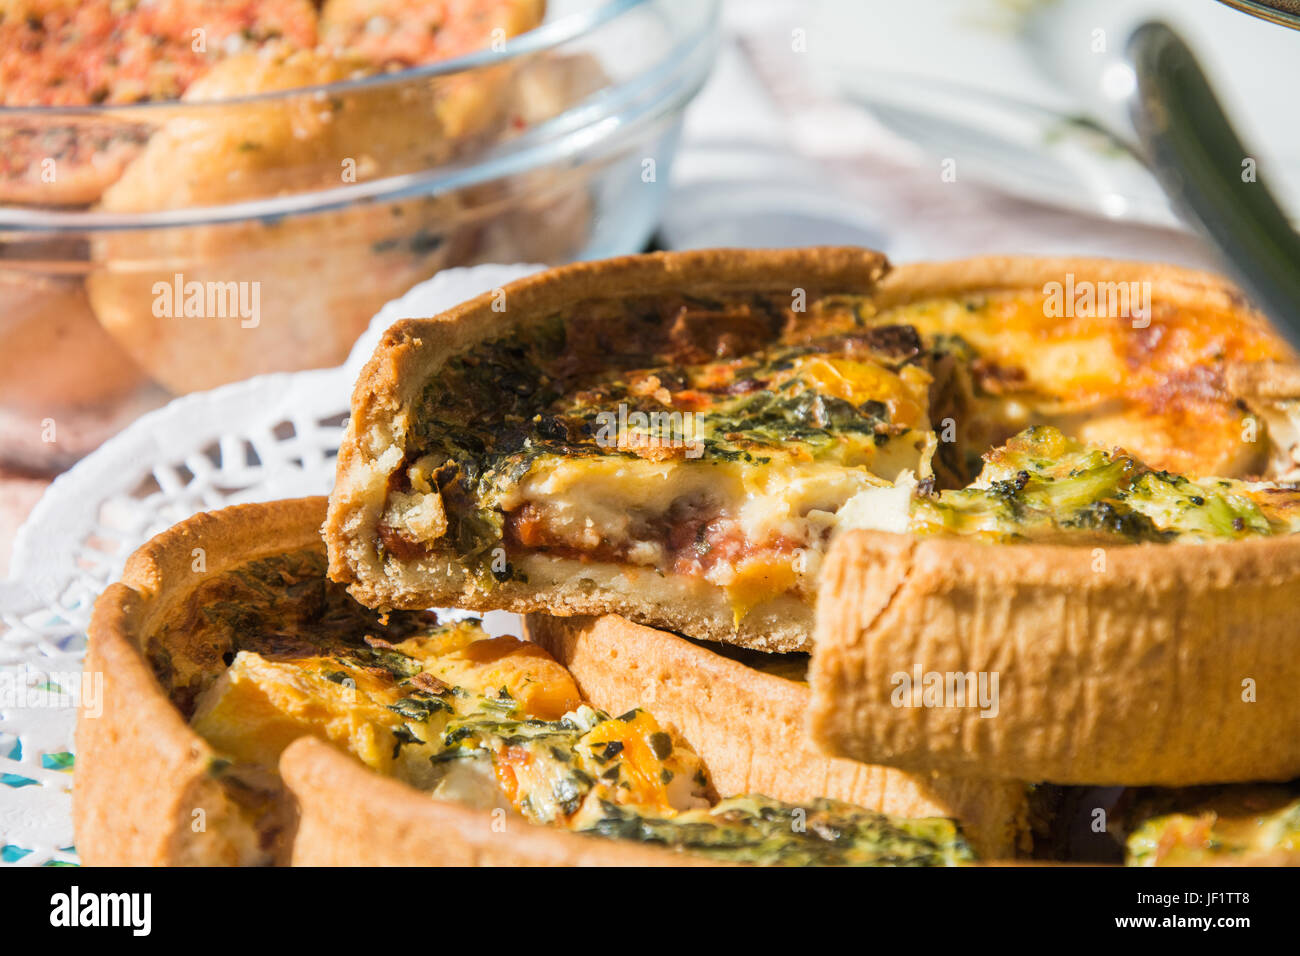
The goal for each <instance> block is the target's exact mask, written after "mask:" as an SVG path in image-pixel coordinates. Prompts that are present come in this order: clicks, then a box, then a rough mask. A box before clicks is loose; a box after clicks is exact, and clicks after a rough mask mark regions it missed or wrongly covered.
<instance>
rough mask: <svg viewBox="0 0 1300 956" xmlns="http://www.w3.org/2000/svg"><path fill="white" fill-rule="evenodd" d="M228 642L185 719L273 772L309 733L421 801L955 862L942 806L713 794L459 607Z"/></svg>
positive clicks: (699, 771) (670, 747)
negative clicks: (350, 627) (357, 631)
mask: <svg viewBox="0 0 1300 956" xmlns="http://www.w3.org/2000/svg"><path fill="white" fill-rule="evenodd" d="M393 636H394V637H396V636H398V635H393ZM240 645H241V647H240V649H239V650H238V651H237V652H236V653H235V654H234V656H233V659H232V661H231V663H230V665H229V666H228V667H227V668H226V669H225V671H223V672H222V673H221V675H220V676H219V677H217V679H216V680H215V681H214V682H213V683H211V684H210V686H208V688H207V689H206V690H205V691H204V692H203V693H202V694H200V695H199V697H198V699H197V701H196V706H195V711H194V715H193V718H192V725H193V727H194V728H195V730H196V731H198V732H199V733H200V734H201V735H202V736H203V737H204V738H205V739H207V740H208V741H209V742H210V743H211V744H212V745H213V747H214V748H216V749H217V750H218V751H219V752H221V753H222V754H223V755H224V756H225V757H226V758H227V759H229V760H230V761H232V762H233V763H235V764H236V765H243V766H253V767H258V768H267V769H274V767H275V766H276V763H277V760H278V758H279V754H280V753H281V752H282V751H283V750H284V748H285V747H287V746H288V744H289V743H291V742H292V741H293V740H294V739H296V738H297V737H300V736H303V735H312V736H316V737H319V738H322V739H324V740H327V741H330V742H332V743H334V744H335V745H336V746H338V747H340V748H342V749H344V750H346V751H348V752H350V753H351V754H353V755H354V756H355V757H356V758H357V759H359V760H361V761H362V762H363V763H365V764H366V765H367V766H369V767H371V768H372V769H374V770H376V771H378V772H380V773H383V774H386V775H389V776H394V777H396V778H398V779H400V780H403V781H405V782H407V783H409V784H411V785H412V786H415V787H417V788H419V789H421V790H424V791H427V792H428V793H430V795H431V796H432V797H433V798H435V799H445V800H455V801H458V802H462V803H466V804H469V805H471V806H475V807H478V808H482V809H503V810H506V811H508V812H512V813H517V814H519V815H521V816H522V817H523V818H525V819H527V820H529V821H531V822H533V823H537V824H549V825H553V826H558V827H563V828H566V829H569V830H573V831H576V832H582V833H589V834H593V835H597V836H604V837H613V838H621V839H632V840H637V841H640V842H644V843H650V844H655V845H660V846H665V847H669V848H673V849H676V850H680V851H683V852H689V853H697V854H703V855H707V856H711V857H714V858H717V859H721V860H729V861H732V862H746V863H757V864H786V865H809V864H817V865H822V864H850V865H890V864H898V865H944V864H956V863H961V862H966V861H969V860H970V859H972V855H971V851H970V849H969V847H968V846H967V844H966V842H965V840H964V839H963V838H962V836H961V834H960V831H959V830H958V829H957V827H956V825H955V824H954V823H953V822H952V821H950V820H946V819H918V820H910V819H898V818H891V817H887V816H884V815H882V814H878V813H874V812H872V811H869V810H865V809H863V808H861V807H856V806H852V805H849V804H844V803H839V802H836V801H831V800H813V801H810V802H808V803H807V804H801V805H792V804H784V803H781V802H779V801H775V800H770V799H768V798H766V797H763V796H760V795H746V796H740V797H733V798H731V799H728V800H723V801H721V802H716V801H714V800H712V799H711V787H710V784H709V779H708V775H707V773H706V771H705V768H704V765H703V763H702V762H701V760H700V758H699V757H698V756H697V755H696V754H695V753H694V752H693V751H692V750H691V749H690V747H689V746H688V745H687V744H686V743H685V742H684V741H682V740H681V739H680V738H679V737H678V736H677V735H676V734H674V733H673V732H672V731H671V729H669V728H666V727H664V726H662V725H661V724H659V723H658V722H657V721H656V720H655V719H654V717H653V716H652V715H651V714H650V713H648V712H647V711H645V710H641V709H636V710H632V711H629V712H628V713H625V714H622V715H619V716H610V715H609V714H605V713H602V712H601V711H598V710H596V709H594V708H592V707H591V706H589V705H588V704H586V703H584V702H583V701H582V699H581V697H580V695H579V693H578V690H577V687H576V685H575V684H574V682H573V678H572V677H571V676H570V675H569V673H568V672H567V671H566V670H565V669H564V668H563V667H562V666H560V665H559V664H558V663H557V662H556V661H554V660H553V659H552V658H551V657H550V656H549V655H547V654H546V652H545V651H544V650H542V649H541V648H540V647H538V646H537V645H535V644H531V643H527V642H524V641H520V640H517V639H515V638H513V637H497V638H490V637H488V636H487V635H486V634H484V633H483V631H482V630H481V628H480V627H479V625H478V623H477V622H474V621H464V622H458V623H453V624H446V625H440V626H439V625H430V626H428V627H426V628H423V629H419V630H417V631H416V632H415V633H411V634H409V636H405V637H403V639H401V640H396V641H394V642H391V643H390V642H389V641H387V640H385V639H384V638H383V637H380V636H376V634H373V633H371V634H365V635H364V636H363V637H362V638H361V639H356V640H349V639H347V638H345V637H340V636H339V635H338V634H333V635H331V636H330V637H329V638H328V639H327V640H325V641H323V642H322V644H321V645H320V646H319V647H317V648H314V649H313V650H314V652H313V653H303V650H304V647H303V645H302V644H301V642H293V643H291V644H289V645H286V644H285V642H284V641H283V640H282V639H279V638H276V639H272V640H269V641H260V640H259V637H258V635H257V634H256V633H245V634H244V635H243V636H242V637H241V639H240ZM796 823H797V824H798V825H796Z"/></svg>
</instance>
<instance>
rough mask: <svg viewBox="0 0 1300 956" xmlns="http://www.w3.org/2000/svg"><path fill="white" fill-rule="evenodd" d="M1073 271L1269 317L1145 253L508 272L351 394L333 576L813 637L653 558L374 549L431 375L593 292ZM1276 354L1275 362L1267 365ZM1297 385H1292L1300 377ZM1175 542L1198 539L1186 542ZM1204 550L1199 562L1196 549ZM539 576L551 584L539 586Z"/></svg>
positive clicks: (771, 641) (607, 265)
mask: <svg viewBox="0 0 1300 956" xmlns="http://www.w3.org/2000/svg"><path fill="white" fill-rule="evenodd" d="M1066 273H1075V274H1077V275H1079V276H1080V277H1086V278H1088V279H1090V280H1092V281H1096V282H1130V281H1144V282H1150V283H1151V286H1152V296H1153V298H1156V299H1159V300H1160V301H1163V302H1168V303H1173V304H1176V305H1178V304H1186V305H1205V306H1211V307H1215V308H1222V309H1226V310H1231V311H1232V312H1234V313H1236V314H1238V315H1240V316H1241V320H1242V321H1243V322H1250V323H1253V324H1258V323H1260V322H1262V320H1261V319H1260V318H1259V317H1258V316H1256V315H1254V314H1253V313H1251V312H1250V311H1249V308H1248V306H1247V305H1246V303H1245V301H1244V300H1243V299H1242V297H1241V295H1240V293H1239V292H1237V291H1236V290H1235V289H1234V288H1233V287H1231V286H1230V285H1228V284H1227V283H1225V282H1224V281H1223V280H1222V279H1220V278H1218V277H1216V276H1213V275H1209V274H1206V273H1200V272H1194V271H1190V270H1186V269H1180V268H1176V267H1172V266H1161V265H1153V264H1148V263H1133V262H1118V261H1111V260H1096V259H1034V258H1025V257H985V258H978V259H970V260H963V261H957V262H945V263H920V264H916V265H909V266H903V267H900V268H898V269H894V270H892V271H890V270H889V267H888V264H887V263H886V262H885V260H884V258H883V257H882V256H880V255H879V254H876V253H872V252H869V251H867V250H861V249H852V248H814V249H799V250H782V251H745V250H710V251H701V252H689V253H658V254H654V255H647V256H632V257H624V258H621V259H611V260H607V261H604V262H595V263H580V264H577V265H573V266H568V267H564V268H561V269H553V270H549V271H547V272H545V273H541V274H539V275H537V276H533V277H529V278H526V279H523V280H521V281H519V282H516V283H513V284H511V285H510V286H509V287H508V288H507V289H506V290H505V295H506V303H507V307H506V311H504V312H502V311H494V309H493V304H494V302H495V301H497V300H496V297H495V296H494V295H492V294H489V295H484V296H481V297H480V298H478V299H475V300H472V301H470V302H467V303H464V304H463V305H461V306H458V307H457V308H455V309H452V310H450V311H448V312H446V313H443V314H442V315H440V316H438V317H436V318H433V319H423V320H409V321H406V322H402V323H399V324H398V325H396V326H394V327H393V328H392V329H391V330H390V331H389V332H388V334H387V335H386V336H385V338H384V340H383V342H382V343H381V345H380V347H379V348H378V349H377V350H376V353H375V355H374V357H373V358H372V359H371V361H370V362H369V363H368V365H367V366H366V368H365V370H364V372H363V373H362V375H361V378H360V379H359V381H358V383H357V386H356V389H355V391H354V393H353V397H352V418H351V421H350V422H349V425H348V430H347V434H346V436H345V438H344V442H343V446H342V449H341V451H340V454H339V463H338V476H337V481H336V485H335V491H334V494H333V495H332V496H331V503H330V511H329V518H328V520H327V522H326V528H325V533H326V540H327V542H328V547H329V555H330V576H331V577H332V578H334V579H335V580H337V581H341V582H344V583H346V584H347V585H348V587H349V590H350V591H351V593H352V594H353V596H355V597H356V598H357V600H359V601H361V602H362V603H363V604H366V605H369V606H371V607H380V608H419V607H428V606H431V605H446V604H455V605H457V606H461V607H466V608H471V609H475V610H489V609H504V610H509V611H516V612H519V613H530V612H542V613H550V614H558V615H565V616H567V615H601V614H607V613H617V614H620V615H622V616H624V617H626V618H628V619H630V620H634V621H637V622H639V623H643V624H648V625H651V626H657V627H665V628H668V629H671V630H674V631H678V632H681V633H686V634H690V635H692V636H693V637H697V638H701V639H708V640H715V641H723V642H727V643H733V644H738V645H741V646H746V647H752V648H756V649H760V650H764V651H772V652H786V651H797V650H809V649H811V647H812V645H813V629H814V621H813V612H812V609H811V608H810V607H809V606H808V605H807V604H805V603H804V602H802V601H799V600H796V599H792V598H790V597H785V598H783V599H778V600H776V601H769V602H767V603H765V604H762V605H760V606H759V607H757V608H756V609H754V610H752V611H751V612H750V613H749V614H748V615H747V616H746V617H745V618H742V620H741V621H740V622H739V623H737V622H736V621H735V620H734V616H733V613H732V610H731V607H730V604H729V602H728V601H727V600H726V598H725V595H724V593H723V592H722V590H721V589H720V588H717V587H716V586H714V585H712V584H710V583H708V582H704V581H699V580H683V581H679V580H674V579H672V578H671V577H665V576H661V575H658V574H656V573H655V572H654V570H653V569H636V568H633V567H631V566H626V565H619V564H610V563H603V562H599V561H592V562H582V563H581V564H579V562H576V561H572V560H561V559H558V558H553V557H550V556H547V555H544V554H532V555H527V556H525V557H524V558H523V559H522V561H520V562H519V563H520V564H521V566H524V567H525V570H526V571H527V574H528V577H529V581H530V582H532V583H529V584H524V583H521V582H518V581H507V582H504V583H502V584H500V585H497V586H495V587H492V588H491V589H484V588H482V587H481V586H480V585H478V584H477V583H476V582H475V580H474V579H473V577H472V576H470V575H468V574H467V573H466V572H465V571H464V569H463V568H462V567H460V565H459V564H458V563H457V560H456V557H455V555H454V554H452V553H451V552H450V551H449V550H447V549H439V550H435V551H433V552H432V553H431V554H430V555H429V556H427V557H422V558H414V559H409V560H396V559H391V558H390V559H389V560H387V561H384V560H383V559H382V558H381V557H380V554H379V552H378V550H377V548H376V544H375V542H376V541H377V540H378V530H377V528H378V524H379V521H380V516H381V514H382V512H383V510H384V507H385V502H386V498H387V490H388V480H389V476H390V474H391V473H392V472H393V470H394V469H396V468H397V467H398V466H399V465H400V463H401V461H402V459H403V456H404V454H405V448H406V440H407V436H408V434H409V433H410V431H411V429H412V427H413V425H414V421H413V419H414V410H415V408H416V405H417V403H418V401H419V396H420V392H421V390H422V388H423V386H424V384H425V382H426V381H427V380H428V379H429V378H430V377H431V376H432V375H434V374H435V373H436V372H437V370H438V369H439V368H440V367H441V365H442V364H443V363H444V362H445V361H446V360H447V358H448V357H450V356H451V355H454V354H456V353H458V352H460V351H462V350H464V349H466V348H468V347H470V346H472V345H474V344H476V343H478V342H482V341H487V340H490V339H493V338H496V337H499V336H501V335H502V334H503V333H507V332H509V331H511V330H518V329H523V328H526V327H528V326H529V325H530V324H531V323H533V322H535V321H537V320H539V319H540V318H542V317H545V316H547V315H550V314H553V313H554V312H555V311H557V310H558V309H560V308H562V307H563V306H565V305H566V304H568V303H572V302H575V301H579V300H582V299H587V298H595V297H607V296H618V295H621V294H630V293H633V292H635V293H638V294H654V293H656V292H680V291H682V290H688V291H709V290H711V291H719V290H737V289H741V290H751V291H761V290H771V289H792V288H796V287H797V288H804V289H806V290H807V291H808V293H809V295H810V296H811V295H813V293H814V290H821V291H826V292H837V291H854V292H859V293H867V292H870V293H871V294H872V299H873V301H874V303H875V304H876V305H877V306H878V307H879V308H881V309H885V308H890V307H893V306H896V305H900V304H903V303H906V302H910V301H915V300H918V299H922V298H928V297H934V296H945V295H956V294H962V293H971V292H978V291H985V290H987V291H992V290H1014V289H1040V290H1041V289H1042V287H1043V285H1044V283H1045V282H1048V281H1059V280H1060V278H1061V276H1063V275H1065V274H1066ZM1263 365H1267V367H1262V366H1263ZM1226 373H1227V375H1226V377H1227V380H1228V386H1229V387H1230V388H1233V389H1234V390H1237V391H1236V392H1235V393H1236V394H1238V395H1240V396H1242V397H1251V396H1255V397H1263V398H1276V397H1278V393H1279V392H1281V393H1283V394H1286V395H1290V394H1300V373H1298V372H1297V371H1296V369H1295V368H1292V367H1290V366H1283V365H1279V364H1277V363H1261V367H1256V366H1250V367H1246V368H1235V367H1234V368H1228V369H1226ZM1293 386H1294V387H1293ZM1170 547H1174V548H1179V547H1190V546H1182V545H1174V546H1170ZM1004 553H1005V551H1001V550H1000V551H995V552H985V553H984V556H983V559H982V562H981V563H982V565H983V566H984V567H985V568H986V569H987V570H988V573H989V575H990V580H991V581H999V580H1002V579H1004V578H1005V577H1006V574H1005V572H1004V570H1003V557H1002V556H1003V554H1004ZM1193 560H1194V559H1193ZM539 582H540V586H539Z"/></svg>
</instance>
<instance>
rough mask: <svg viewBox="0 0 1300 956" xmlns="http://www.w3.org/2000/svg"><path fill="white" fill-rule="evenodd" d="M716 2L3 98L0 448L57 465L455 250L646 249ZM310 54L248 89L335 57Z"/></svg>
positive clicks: (304, 352) (551, 255)
mask: <svg viewBox="0 0 1300 956" xmlns="http://www.w3.org/2000/svg"><path fill="white" fill-rule="evenodd" d="M717 6H718V4H717V2H716V0H603V2H596V0H588V2H581V0H569V2H565V0H552V2H551V3H550V4H549V5H548V9H547V14H546V18H545V20H544V21H543V22H542V23H541V25H540V26H538V27H537V28H536V29H533V30H531V31H529V32H526V33H522V34H520V35H518V36H516V37H512V38H509V39H506V40H504V41H501V42H498V41H496V40H494V42H493V44H492V47H491V48H488V49H484V50H481V51H479V52H475V53H472V54H469V55H466V56H461V57H458V58H456V59H453V60H447V61H443V62H439V63H436V64H432V65H429V66H423V67H419V68H415V69H408V70H404V71H401V72H397V73H389V74H383V75H379V76H372V77H367V78H364V79H353V80H345V81H341V82H334V83H329V84H326V85H316V86H307V87H303V86H301V84H297V85H295V87H294V88H292V89H283V90H280V91H278V92H271V93H265V92H261V93H254V94H252V95H239V96H225V97H222V98H215V99H211V100H206V99H193V100H190V99H185V100H181V101H173V102H156V103H146V104H140V105H132V106H99V107H87V108H72V107H58V108H2V109H0V155H3V159H0V463H5V464H9V465H12V466H17V467H20V468H24V469H28V470H36V471H53V470H57V469H60V468H62V467H65V466H66V465H68V464H69V463H71V462H72V461H74V460H76V459H77V458H78V457H80V456H81V455H83V454H85V453H86V452H87V451H89V450H91V449H92V448H94V447H95V446H96V445H98V444H99V443H100V442H101V441H102V440H103V439H104V438H106V437H108V436H109V435H110V434H112V433H113V432H114V431H116V430H117V429H118V428H120V427H121V426H122V425H124V424H125V423H126V422H127V421H129V420H131V419H132V418H134V417H135V416H137V415H138V414H139V413H140V412H142V411H143V410H145V409H147V408H149V407H153V406H155V405H157V404H160V403H161V402H163V401H165V400H166V399H167V398H168V397H170V396H172V395H177V394H181V393H185V392H189V391H194V390H197V389H205V388H210V387H212V386H215V385H218V384H221V383H224V382H230V381H235V380H238V379H242V378H247V377H248V376H251V375H256V374H260V373H264V372H274V371H292V370H298V369H304V368H317V367H324V366H329V365H335V364H338V363H339V362H340V361H342V359H343V358H344V357H345V356H346V354H347V352H348V348H349V346H350V345H351V344H352V342H353V341H354V340H355V338H356V337H357V335H358V334H359V333H360V332H361V330H362V329H363V328H364V327H365V326H366V323H367V322H368V320H369V318H370V317H371V315H373V314H374V312H375V311H376V310H377V309H378V308H379V307H380V306H381V305H382V304H383V303H384V302H386V301H388V300H389V299H391V298H394V297H396V296H397V295H399V294H401V293H402V292H403V291H405V290H406V289H407V288H408V287H410V286H411V285H413V284H414V283H416V282H418V281H421V280H423V279H427V278H429V277H430V276H432V275H433V274H435V273H436V272H438V271H439V270H441V269H444V268H449V267H452V266H461V265H471V264H476V263H480V262H540V263H560V262H565V261H569V260H573V259H583V258H599V257H604V256H610V255H618V254H622V253H627V252H634V251H638V250H640V249H641V248H643V247H644V245H645V243H646V241H647V240H648V238H649V236H650V234H651V232H652V230H653V228H654V224H655V220H656V217H657V214H658V209H659V205H660V203H661V201H662V199H663V195H664V189H665V186H666V180H667V177H668V173H669V167H670V165H671V162H672V157H673V153H674V150H675V147H676V144H677V137H678V131H679V129H680V125H681V116H682V112H683V110H684V108H685V107H686V105H687V103H689V102H690V100H691V99H692V97H693V96H694V95H695V93H696V92H698V90H699V88H700V87H701V85H702V84H703V82H704V80H705V78H706V76H707V74H708V71H709V68H710V66H711V64H712V60H713V55H714V49H715V44H716V33H717ZM298 66H299V65H298V64H289V65H288V66H287V67H286V69H289V71H290V73H289V75H288V77H287V78H286V76H285V75H283V74H282V75H277V76H274V77H271V78H270V79H267V78H265V77H262V78H254V79H253V80H249V79H248V77H247V75H246V74H244V75H241V76H240V77H238V81H237V82H235V83H234V84H233V86H234V88H247V87H250V86H251V87H253V88H255V89H258V88H260V89H265V88H267V86H268V85H269V86H270V87H271V88H274V87H275V86H276V85H279V86H286V85H288V84H289V83H291V82H293V80H295V79H301V78H303V77H312V76H321V75H324V76H330V75H331V73H330V69H329V68H322V67H321V65H320V64H319V63H308V64H307V65H306V66H305V67H303V68H302V69H298ZM259 68H260V67H259ZM277 68H278V67H277ZM294 70H296V72H294ZM259 84H261V85H260V86H259ZM195 85H196V86H197V85H198V84H197V83H196V84H195ZM216 86H218V87H222V85H221V84H216ZM222 88H223V89H229V88H231V87H229V86H226V87H222ZM190 92H191V93H192V92H193V88H191V91H190ZM187 95H189V94H187Z"/></svg>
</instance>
